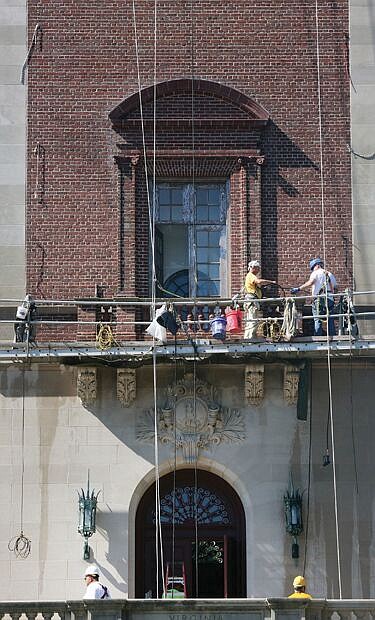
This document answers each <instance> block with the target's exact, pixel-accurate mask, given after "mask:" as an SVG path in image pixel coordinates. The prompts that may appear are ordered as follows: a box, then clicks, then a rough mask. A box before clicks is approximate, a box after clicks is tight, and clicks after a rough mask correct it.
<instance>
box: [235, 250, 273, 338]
mask: <svg viewBox="0 0 375 620" xmlns="http://www.w3.org/2000/svg"><path fill="white" fill-rule="evenodd" d="M259 274H260V262H259V261H257V260H252V261H250V262H249V264H248V273H247V275H246V278H245V284H244V287H243V291H244V293H245V300H246V301H245V304H244V310H245V312H246V323H245V333H244V338H255V337H256V332H257V327H258V322H257V319H259V318H260V317H261V312H260V308H259V306H260V304H259V303H258V301H257V300H258V299H261V297H262V286H264V285H265V284H276V281H275V280H265V278H260V277H259Z"/></svg>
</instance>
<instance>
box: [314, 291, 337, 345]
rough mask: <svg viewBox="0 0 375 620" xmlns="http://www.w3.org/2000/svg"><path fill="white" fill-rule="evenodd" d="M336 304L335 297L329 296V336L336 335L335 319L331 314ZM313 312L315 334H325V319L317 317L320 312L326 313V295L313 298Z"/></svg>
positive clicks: (321, 313)
mask: <svg viewBox="0 0 375 620" xmlns="http://www.w3.org/2000/svg"><path fill="white" fill-rule="evenodd" d="M334 305H335V302H334V301H333V299H330V298H328V335H329V336H335V335H336V328H335V321H334V319H333V318H332V317H331V316H330V314H331V313H332V311H333V308H334ZM312 313H313V317H314V336H323V330H322V321H323V319H321V318H317V316H318V315H319V314H320V315H324V314H326V300H325V299H324V297H320V298H317V299H314V300H313V302H312Z"/></svg>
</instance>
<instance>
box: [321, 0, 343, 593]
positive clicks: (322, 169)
mask: <svg viewBox="0 0 375 620" xmlns="http://www.w3.org/2000/svg"><path fill="white" fill-rule="evenodd" d="M315 28H316V61H317V81H318V112H319V146H320V194H321V210H322V236H323V261H324V265H326V242H325V208H324V166H323V164H324V162H323V131H322V102H321V98H322V93H321V79H320V47H319V14H318V0H315ZM325 300H326V319H327V370H328V389H329V414H330V423H331V446H332V470H333V492H334V505H335V529H336V552H337V573H338V585H339V597H340V599H341V598H342V580H341V554H340V537H339V520H338V506H337V478H336V458H335V434H334V420H333V404H332V373H331V350H330V343H329V330H328V291H327V282H325ZM319 313H320V310H319Z"/></svg>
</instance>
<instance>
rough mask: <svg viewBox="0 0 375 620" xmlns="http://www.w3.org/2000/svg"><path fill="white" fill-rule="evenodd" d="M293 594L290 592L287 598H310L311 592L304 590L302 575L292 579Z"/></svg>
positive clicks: (304, 583) (304, 580) (304, 582)
mask: <svg viewBox="0 0 375 620" xmlns="http://www.w3.org/2000/svg"><path fill="white" fill-rule="evenodd" d="M293 589H294V592H293V594H290V595H289V596H288V598H312V596H311V594H308V593H307V592H306V579H305V578H304V577H302V575H298V577H295V579H294V581H293Z"/></svg>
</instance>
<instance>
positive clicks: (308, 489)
mask: <svg viewBox="0 0 375 620" xmlns="http://www.w3.org/2000/svg"><path fill="white" fill-rule="evenodd" d="M312 376H313V375H312V364H310V368H309V379H310V399H309V401H310V407H309V409H310V412H309V413H310V420H309V457H308V458H309V468H308V474H307V506H306V528H305V549H304V554H303V572H302V575H306V564H307V550H308V539H309V525H310V492H311V458H312V416H313V380H312Z"/></svg>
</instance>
